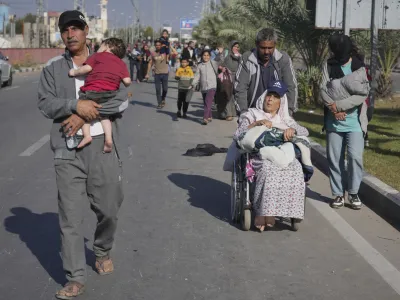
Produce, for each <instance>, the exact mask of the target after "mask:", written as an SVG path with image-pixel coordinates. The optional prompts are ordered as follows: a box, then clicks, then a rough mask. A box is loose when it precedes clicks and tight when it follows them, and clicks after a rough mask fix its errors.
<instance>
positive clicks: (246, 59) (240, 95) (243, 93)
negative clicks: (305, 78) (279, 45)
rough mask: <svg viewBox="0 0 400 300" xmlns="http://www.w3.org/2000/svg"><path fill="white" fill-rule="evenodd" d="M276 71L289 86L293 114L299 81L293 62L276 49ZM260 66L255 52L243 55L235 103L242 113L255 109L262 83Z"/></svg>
mask: <svg viewBox="0 0 400 300" xmlns="http://www.w3.org/2000/svg"><path fill="white" fill-rule="evenodd" d="M273 65H274V69H275V71H276V73H277V77H278V78H279V80H282V81H283V82H284V83H286V85H287V86H288V90H289V91H288V93H287V98H288V105H289V110H290V111H292V112H296V111H297V81H296V74H295V72H294V69H293V65H292V60H291V58H290V57H289V55H288V54H287V53H286V52H283V51H282V52H281V51H278V50H277V49H275V52H274V63H273ZM260 73H261V72H260V65H259V63H258V60H257V57H256V55H255V54H254V53H253V52H250V51H249V52H246V53H245V54H243V59H242V62H241V63H240V65H239V69H238V70H237V72H236V81H235V101H236V103H237V104H238V106H239V108H240V111H241V112H244V111H246V110H247V109H248V108H249V107H254V106H255V104H256V103H255V102H256V100H257V99H255V96H256V93H257V89H258V84H259V82H260Z"/></svg>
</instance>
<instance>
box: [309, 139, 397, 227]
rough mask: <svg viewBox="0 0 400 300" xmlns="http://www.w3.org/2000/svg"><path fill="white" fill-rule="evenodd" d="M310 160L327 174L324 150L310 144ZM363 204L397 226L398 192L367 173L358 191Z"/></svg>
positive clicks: (315, 144)
mask: <svg viewBox="0 0 400 300" xmlns="http://www.w3.org/2000/svg"><path fill="white" fill-rule="evenodd" d="M311 159H312V161H313V164H314V165H315V166H316V167H317V168H318V169H319V170H321V171H322V172H323V173H324V174H326V175H328V174H329V169H328V164H327V158H326V150H325V148H324V147H323V146H321V145H320V144H318V143H316V142H311ZM359 195H360V198H361V200H362V202H363V203H364V204H366V205H367V206H368V207H369V208H371V209H372V210H373V211H374V212H376V213H377V214H378V215H380V216H381V217H383V218H384V219H385V220H386V221H388V222H389V223H391V224H392V225H394V223H396V225H397V226H398V224H400V192H399V191H398V190H396V189H394V188H392V187H391V186H389V185H387V184H386V183H384V182H382V181H381V180H379V179H378V178H376V177H375V176H372V175H371V174H369V173H366V172H365V173H364V178H363V181H362V183H361V186H360V191H359Z"/></svg>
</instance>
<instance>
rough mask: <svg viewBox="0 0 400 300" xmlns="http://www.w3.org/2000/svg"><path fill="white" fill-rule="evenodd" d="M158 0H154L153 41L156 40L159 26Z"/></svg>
mask: <svg viewBox="0 0 400 300" xmlns="http://www.w3.org/2000/svg"><path fill="white" fill-rule="evenodd" d="M157 2H158V1H157V0H153V26H154V27H153V43H154V41H155V37H156V28H157V9H158V6H157Z"/></svg>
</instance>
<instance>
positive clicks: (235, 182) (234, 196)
mask: <svg viewBox="0 0 400 300" xmlns="http://www.w3.org/2000/svg"><path fill="white" fill-rule="evenodd" d="M239 171H240V170H238V168H237V164H236V162H235V163H234V168H233V172H232V180H231V221H232V222H234V223H237V222H238V221H239V215H240V197H241V187H240V183H239V177H238V176H239V174H238V172H239Z"/></svg>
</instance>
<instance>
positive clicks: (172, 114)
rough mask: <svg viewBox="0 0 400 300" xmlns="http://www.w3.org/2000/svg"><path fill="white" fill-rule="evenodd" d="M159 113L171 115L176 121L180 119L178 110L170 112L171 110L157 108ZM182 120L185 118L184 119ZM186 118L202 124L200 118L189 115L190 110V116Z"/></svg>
mask: <svg viewBox="0 0 400 300" xmlns="http://www.w3.org/2000/svg"><path fill="white" fill-rule="evenodd" d="M157 113H159V114H164V115H167V116H170V117H171V119H172V121H175V122H176V121H179V118H178V117H177V116H176V112H170V111H167V110H161V109H160V110H157ZM182 120H184V119H182ZM186 120H190V121H192V122H195V123H199V124H200V119H197V118H193V117H190V116H189V112H188V116H187V118H186Z"/></svg>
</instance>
